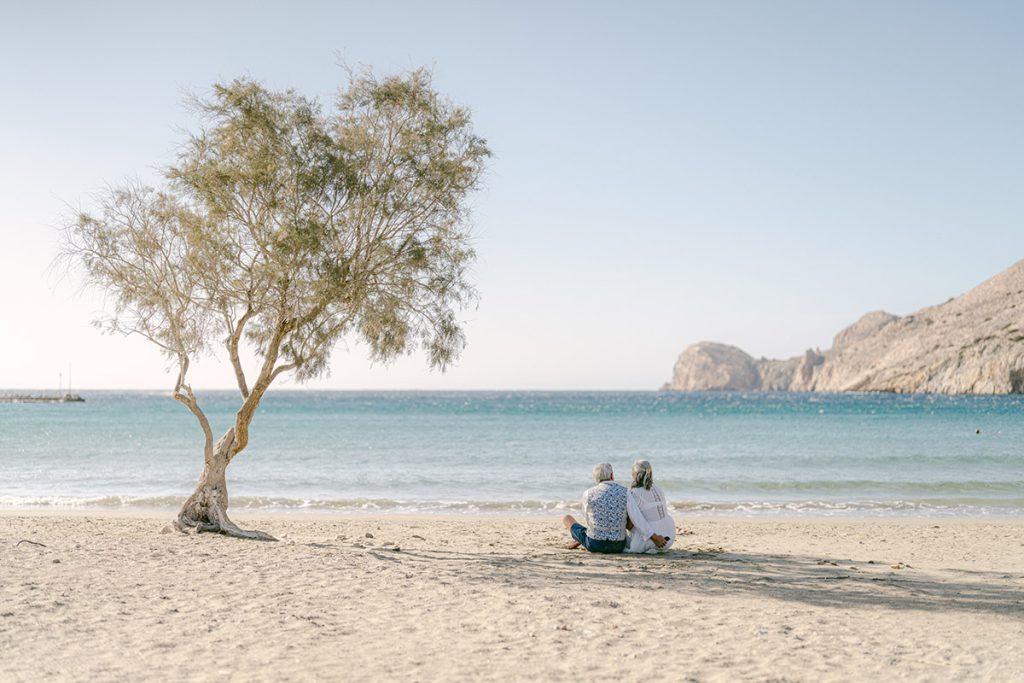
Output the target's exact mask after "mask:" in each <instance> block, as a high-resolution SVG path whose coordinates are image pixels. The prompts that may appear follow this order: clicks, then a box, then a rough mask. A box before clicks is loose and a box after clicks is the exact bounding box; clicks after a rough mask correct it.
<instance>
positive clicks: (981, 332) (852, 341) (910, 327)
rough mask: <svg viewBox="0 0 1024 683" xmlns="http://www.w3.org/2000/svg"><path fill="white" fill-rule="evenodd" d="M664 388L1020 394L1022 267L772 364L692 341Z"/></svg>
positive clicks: (871, 320) (867, 322) (856, 326)
mask: <svg viewBox="0 0 1024 683" xmlns="http://www.w3.org/2000/svg"><path fill="white" fill-rule="evenodd" d="M662 389H663V390H670V391H705V390H716V389H720V390H736V391H886V392H896V393H938V394H1011V393H1013V394H1020V393H1024V261H1019V262H1018V263H1016V264H1014V265H1013V266H1011V267H1010V268H1008V269H1006V270H1005V271H1003V272H1002V273H1000V274H999V275H996V276H995V277H993V278H992V279H990V280H987V281H985V282H983V283H982V284H980V285H978V286H977V287H975V288H974V289H972V290H971V291H969V292H967V293H966V294H963V295H962V296H959V297H956V298H953V299H950V300H949V301H947V302H945V303H943V304H939V305H937V306H930V307H928V308H923V309H921V310H920V311H917V312H915V313H912V314H910V315H905V316H897V315H893V314H891V313H886V312H884V311H874V312H872V313H868V314H866V315H864V316H863V317H861V319H860V320H858V321H857V322H855V323H853V324H852V325H850V326H849V327H847V328H845V329H843V330H842V331H840V332H839V334H837V335H836V336H835V337H834V338H833V340H832V348H830V349H827V350H825V351H821V350H818V349H808V350H807V351H806V352H805V353H804V354H803V355H802V356H796V357H794V358H788V359H784V360H770V359H766V358H761V359H755V358H753V357H751V356H750V355H749V354H747V353H746V352H744V351H742V350H741V349H738V348H736V347H735V346H729V345H727V344H719V343H716V342H700V343H698V344H693V345H692V346H690V347H688V348H687V349H686V350H685V351H683V353H682V354H681V355H680V356H679V360H677V361H676V365H675V369H674V370H673V373H672V381H671V382H668V383H667V384H665V385H664V386H663V387H662Z"/></svg>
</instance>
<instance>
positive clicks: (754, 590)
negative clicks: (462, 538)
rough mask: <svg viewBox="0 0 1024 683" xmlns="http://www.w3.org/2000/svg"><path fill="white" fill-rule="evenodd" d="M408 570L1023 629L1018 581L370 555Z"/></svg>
mask: <svg viewBox="0 0 1024 683" xmlns="http://www.w3.org/2000/svg"><path fill="white" fill-rule="evenodd" d="M369 552H370V554H371V555H372V556H374V557H375V558H377V559H379V560H381V561H383V562H387V563H398V564H402V565H405V566H406V567H407V568H410V569H412V568H414V567H415V568H418V569H422V570H428V571H430V570H437V569H440V568H441V567H442V566H444V565H447V566H448V568H449V569H455V567H454V566H452V565H448V563H457V564H461V565H463V566H464V567H465V568H466V569H467V570H470V569H471V570H470V571H460V572H459V581H460V582H467V583H474V582H476V583H484V582H486V583H490V582H495V583H502V584H510V583H514V585H517V586H526V587H529V586H530V585H531V584H535V583H537V584H539V583H541V582H544V583H550V582H555V583H564V584H566V586H567V589H570V588H571V587H572V586H579V585H583V584H589V585H595V584H596V585H606V586H608V587H615V588H621V587H622V586H624V585H631V586H632V587H634V588H640V589H647V590H663V589H664V590H674V591H681V592H684V593H693V594H701V595H706V596H714V595H718V594H732V595H735V594H744V593H746V594H751V595H755V594H756V595H757V596H759V597H768V598H772V599H775V600H782V601H792V602H798V603H804V604H807V605H813V606H818V607H838V608H869V607H883V608H886V609H895V610H944V611H947V610H952V611H962V612H981V613H992V614H1002V615H1007V616H1016V617H1018V618H1021V619H1022V620H1024V575H1012V576H1011V575H1008V574H1006V573H1003V572H980V571H961V570H953V569H943V570H937V571H920V570H917V569H914V568H911V567H907V568H901V569H898V570H897V569H893V568H891V567H890V566H889V565H888V564H877V563H874V562H872V561H869V560H855V559H832V558H821V557H807V556H794V555H760V554H742V553H730V552H724V551H720V550H717V549H715V550H711V551H687V550H671V551H669V552H667V553H665V554H663V555H613V556H599V555H590V554H588V553H585V552H583V551H568V550H565V551H554V550H549V549H539V550H538V551H536V552H535V553H531V554H528V555H509V554H501V553H491V554H488V553H467V552H455V551H447V550H420V549H415V550H405V549H403V550H402V552H391V551H388V550H370V551H369Z"/></svg>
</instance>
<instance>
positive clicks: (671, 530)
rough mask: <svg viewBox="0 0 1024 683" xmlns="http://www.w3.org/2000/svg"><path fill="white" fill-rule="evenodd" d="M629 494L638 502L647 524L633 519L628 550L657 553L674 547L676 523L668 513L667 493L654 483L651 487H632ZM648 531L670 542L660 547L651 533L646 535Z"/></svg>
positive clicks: (628, 551) (637, 505) (630, 551)
mask: <svg viewBox="0 0 1024 683" xmlns="http://www.w3.org/2000/svg"><path fill="white" fill-rule="evenodd" d="M629 495H630V497H631V498H632V499H633V502H634V503H636V508H637V509H639V511H640V514H642V515H643V517H644V522H646V524H637V523H636V520H633V529H632V530H630V532H629V537H628V539H627V543H626V552H627V553H656V552H664V551H666V550H668V549H669V548H670V547H672V544H673V543H675V540H676V523H675V521H674V520H673V519H672V517H671V516H670V515H669V514H668V501H667V500H666V499H665V493H664V492H663V491H662V490H661V489H660V488H659V487H657V486H653V485H652V486H651V488H649V489H645V488H642V487H640V488H635V489H630V490H629ZM648 531H650V532H651V533H655V534H658V535H659V536H664V537H665V538H667V539H668V542H667V543H665V545H664V547H661V548H659V547H658V546H656V545H654V541H652V540H651V538H650V534H647V535H646V536H645V535H644V534H645V533H647V532H648Z"/></svg>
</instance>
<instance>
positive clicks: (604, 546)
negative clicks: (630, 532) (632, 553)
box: [569, 522, 626, 553]
mask: <svg viewBox="0 0 1024 683" xmlns="http://www.w3.org/2000/svg"><path fill="white" fill-rule="evenodd" d="M569 533H570V534H572V537H573V538H575V539H576V540H577V541H579V542H580V545H581V546H583V547H584V548H586V549H587V550H589V551H590V552H592V553H621V552H622V551H623V550H625V549H626V539H622V540H621V541H598V540H597V539H594V538H591V537H590V536H587V527H585V526H583V525H582V524H580V523H579V522H577V523H576V524H573V525H572V526H571V527H569Z"/></svg>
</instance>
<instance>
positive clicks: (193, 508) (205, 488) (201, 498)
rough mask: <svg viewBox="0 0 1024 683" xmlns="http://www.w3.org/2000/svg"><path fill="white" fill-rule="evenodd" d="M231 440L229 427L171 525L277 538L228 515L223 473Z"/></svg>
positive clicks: (262, 538) (234, 534)
mask: <svg viewBox="0 0 1024 683" xmlns="http://www.w3.org/2000/svg"><path fill="white" fill-rule="evenodd" d="M233 444H234V429H229V430H228V432H227V433H226V434H225V435H224V436H223V437H221V439H220V441H218V442H217V445H216V446H215V447H214V449H213V453H212V454H211V455H210V457H209V458H207V460H206V465H205V467H203V474H202V476H201V477H199V485H198V486H196V490H195V491H194V492H193V493H192V495H191V496H189V497H188V500H186V501H185V504H184V505H182V506H181V511H180V512H178V518H177V519H176V520H175V523H174V525H175V526H176V527H177V528H178V530H179V531H186V532H187V531H194V532H196V533H199V532H203V531H211V532H218V533H222V534H226V535H228V536H234V537H235V538H251V539H254V540H258V541H276V540H277V539H276V538H274V537H273V536H271V535H270V534H267V533H264V532H262V531H248V530H245V529H240V528H238V526H237V525H236V524H235V523H234V522H232V521H231V520H230V519H229V518H228V485H227V478H226V476H225V475H226V472H227V468H228V464H229V463H230V462H231V447H232V445H233Z"/></svg>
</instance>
